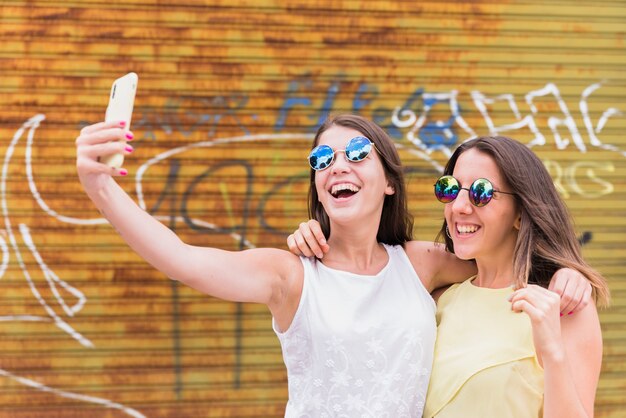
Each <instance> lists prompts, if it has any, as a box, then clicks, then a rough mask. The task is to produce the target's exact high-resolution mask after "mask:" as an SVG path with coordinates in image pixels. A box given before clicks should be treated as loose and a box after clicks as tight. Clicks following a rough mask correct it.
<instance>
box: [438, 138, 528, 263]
mask: <svg viewBox="0 0 626 418" xmlns="http://www.w3.org/2000/svg"><path fill="white" fill-rule="evenodd" d="M453 176H454V177H455V178H456V179H458V180H459V182H460V183H461V187H464V188H469V186H470V185H471V184H472V183H473V182H474V181H475V180H476V179H479V178H486V179H488V180H489V181H491V183H492V184H493V186H494V189H495V190H502V191H504V192H507V191H510V190H509V188H508V185H507V184H506V182H505V180H504V178H503V176H502V173H501V172H500V169H499V168H498V166H497V165H496V163H495V161H494V159H493V158H492V157H491V156H489V155H488V154H486V153H484V152H481V151H478V150H477V149H474V148H472V149H469V150H467V151H465V152H463V153H462V154H461V155H460V156H459V158H458V160H457V161H456V164H455V166H454V172H453ZM444 213H445V218H446V222H447V224H448V230H449V232H450V235H451V237H452V241H453V242H454V253H455V254H456V255H457V256H458V257H459V258H461V259H464V260H470V259H476V260H477V261H480V260H481V259H486V260H503V261H505V262H507V261H512V260H513V255H514V249H515V242H516V240H517V233H518V228H519V220H518V217H519V215H518V210H517V208H516V204H515V198H514V196H511V195H507V194H504V193H497V192H496V193H494V196H493V198H492V199H491V201H490V202H489V203H488V204H487V205H486V206H483V207H476V206H474V205H473V204H472V203H471V202H470V199H469V195H468V191H467V190H461V191H460V193H459V195H458V197H457V198H456V199H455V200H454V201H452V202H450V203H447V204H446V205H445V209H444Z"/></svg>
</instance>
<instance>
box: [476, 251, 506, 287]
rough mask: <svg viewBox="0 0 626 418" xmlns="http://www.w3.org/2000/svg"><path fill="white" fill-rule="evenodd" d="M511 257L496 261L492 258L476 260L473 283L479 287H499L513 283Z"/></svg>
mask: <svg viewBox="0 0 626 418" xmlns="http://www.w3.org/2000/svg"><path fill="white" fill-rule="evenodd" d="M511 260H512V258H511V259H509V260H507V261H505V262H500V263H498V262H497V261H494V260H488V261H485V260H478V259H477V260H476V266H477V267H478V274H477V275H476V279H474V281H473V283H474V284H475V285H476V286H479V287H488V288H491V289H500V288H503V287H509V286H511V285H513V283H514V277H513V263H512V261H511Z"/></svg>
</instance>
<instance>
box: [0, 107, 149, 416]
mask: <svg viewBox="0 0 626 418" xmlns="http://www.w3.org/2000/svg"><path fill="white" fill-rule="evenodd" d="M44 119H45V116H44V115H36V116H34V117H32V118H31V119H29V120H28V121H27V122H25V123H24V124H23V125H22V127H21V128H20V129H18V130H17V132H16V133H15V135H14V136H13V139H12V140H11V143H10V144H9V147H8V149H7V151H6V154H5V158H4V163H3V165H2V176H1V177H0V203H1V206H2V217H3V219H4V224H5V232H6V235H7V236H8V239H9V243H10V246H11V249H13V253H14V255H15V259H16V261H17V263H18V265H19V267H20V269H21V271H22V274H23V275H24V278H25V279H26V282H27V284H28V286H29V288H30V291H31V293H32V294H33V296H35V298H36V299H37V301H38V302H39V304H40V305H41V306H42V307H43V309H44V311H45V312H46V314H48V316H47V317H45V316H37V315H8V316H0V321H1V322H7V321H29V322H48V323H52V324H54V325H55V326H56V327H58V328H60V329H61V330H63V331H64V332H66V333H67V334H69V335H70V336H71V337H72V338H74V339H75V340H76V341H78V342H79V343H80V344H81V345H83V346H84V347H88V348H93V346H94V345H93V343H92V342H91V341H90V340H89V339H87V338H86V337H84V336H83V335H82V334H80V333H79V332H77V331H76V330H75V329H74V328H72V326H71V325H70V324H68V323H67V322H66V321H65V320H64V319H63V318H62V317H61V316H60V315H59V314H58V313H57V312H56V311H55V309H54V307H53V306H52V305H50V304H49V303H48V302H47V301H46V300H45V299H44V298H43V296H42V295H41V293H40V292H39V290H38V289H37V286H36V285H35V283H34V281H33V279H32V277H31V274H30V272H29V271H28V269H27V267H26V264H25V263H24V258H23V256H22V253H21V251H20V247H19V245H18V242H17V238H16V234H15V233H14V231H13V227H12V225H11V219H10V213H9V209H8V201H7V179H8V173H9V164H10V163H11V158H12V156H13V152H14V150H15V147H16V146H17V144H18V142H19V140H20V138H21V137H22V136H23V134H24V132H25V131H26V130H28V142H27V149H26V167H27V168H26V171H27V176H28V182H29V186H30V190H31V192H32V194H33V196H34V197H35V199H36V200H37V201H38V202H39V204H40V206H41V207H42V208H43V207H45V208H46V209H47V213H48V214H49V215H51V216H54V217H56V218H57V219H63V220H64V221H65V222H67V221H68V220H70V221H73V222H75V221H80V220H75V219H73V218H66V217H62V216H60V215H58V214H56V213H55V212H54V211H52V210H51V209H50V208H48V207H47V205H45V202H43V200H42V199H41V197H40V196H39V193H38V192H37V188H36V187H35V183H34V181H33V178H32V169H31V156H32V154H31V146H32V142H33V137H34V133H35V130H36V129H37V128H38V127H39V125H40V123H41V122H42V121H43V120H44ZM76 223H80V222H76ZM98 223H100V222H98ZM18 228H19V231H20V235H21V237H22V241H23V242H24V243H25V244H26V247H27V248H28V250H29V251H30V252H31V254H32V256H33V257H34V258H35V260H36V262H37V264H38V265H39V268H40V269H41V271H42V273H43V275H44V277H45V278H46V282H47V283H48V286H49V287H50V290H51V291H52V294H53V295H54V297H55V299H56V302H57V303H58V304H59V305H60V306H61V308H62V310H63V312H65V314H66V315H67V316H69V317H73V316H74V315H75V314H76V313H77V312H79V311H80V310H81V309H82V307H83V306H84V304H85V302H86V298H85V296H84V294H83V293H82V292H81V291H80V290H78V289H76V288H75V287H73V286H71V285H70V284H68V283H67V282H65V281H64V280H62V279H60V278H59V277H58V276H57V275H56V274H55V273H54V272H53V271H52V270H51V269H50V268H48V266H47V264H46V263H45V262H44V260H43V258H42V257H41V255H40V254H39V252H38V251H37V247H36V245H35V242H34V240H33V239H32V236H31V234H30V229H29V228H28V226H27V225H25V224H19V225H18ZM0 249H1V250H2V265H1V268H0V278H2V277H3V276H4V273H5V271H6V268H7V265H8V262H9V257H10V251H9V247H8V246H7V243H6V241H5V240H4V238H2V237H1V236H0ZM59 286H60V287H61V288H62V289H63V290H65V291H66V292H68V293H69V294H70V295H72V296H73V297H75V298H76V302H75V303H74V304H68V303H66V301H65V299H64V297H63V296H62V295H61V292H60V291H59ZM0 376H4V377H6V378H9V379H11V380H14V381H16V382H18V383H20V384H23V385H25V386H28V387H31V388H34V389H36V390H40V391H42V392H48V393H53V394H56V395H58V396H61V397H64V398H68V399H74V400H78V401H83V402H88V403H93V404H98V405H102V406H103V407H106V408H110V409H117V410H120V411H122V412H123V413H125V414H127V415H130V416H132V417H135V418H145V416H144V415H143V414H141V413H140V412H138V411H136V410H134V409H132V408H129V407H126V406H124V405H120V404H119V403H117V402H113V401H110V400H108V399H103V398H98V397H94V396H87V395H81V394H77V393H72V392H68V391H64V390H60V389H54V388H51V387H49V386H46V385H44V384H42V383H39V382H36V381H34V380H32V379H27V378H24V377H20V376H17V375H15V374H13V373H11V372H9V371H7V370H3V369H0Z"/></svg>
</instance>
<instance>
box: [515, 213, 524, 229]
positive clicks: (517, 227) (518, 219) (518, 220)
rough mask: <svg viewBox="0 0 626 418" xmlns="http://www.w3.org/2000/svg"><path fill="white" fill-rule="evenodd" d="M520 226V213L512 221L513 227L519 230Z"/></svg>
mask: <svg viewBox="0 0 626 418" xmlns="http://www.w3.org/2000/svg"><path fill="white" fill-rule="evenodd" d="M521 226H522V215H517V219H515V222H513V228H515V229H517V230H518V231H519V229H520V227H521Z"/></svg>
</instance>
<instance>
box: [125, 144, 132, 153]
mask: <svg viewBox="0 0 626 418" xmlns="http://www.w3.org/2000/svg"><path fill="white" fill-rule="evenodd" d="M124 149H125V150H126V152H133V147H131V146H130V145H126V147H124Z"/></svg>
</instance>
